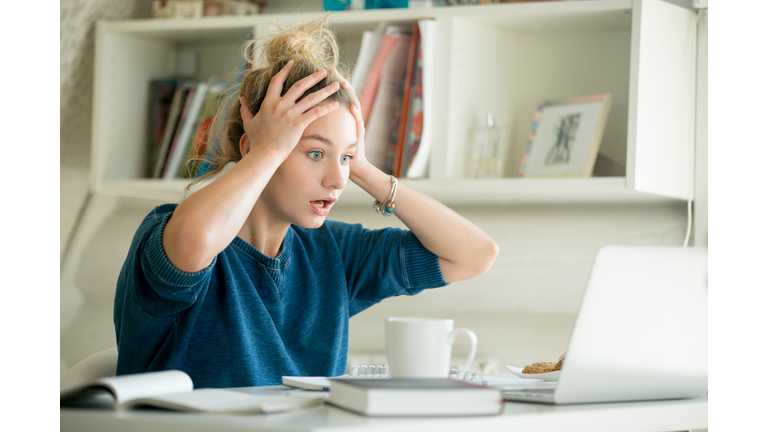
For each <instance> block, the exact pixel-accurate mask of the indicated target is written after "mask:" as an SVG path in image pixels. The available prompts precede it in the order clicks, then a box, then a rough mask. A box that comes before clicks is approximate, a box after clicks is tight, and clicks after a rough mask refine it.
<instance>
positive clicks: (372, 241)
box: [326, 221, 449, 316]
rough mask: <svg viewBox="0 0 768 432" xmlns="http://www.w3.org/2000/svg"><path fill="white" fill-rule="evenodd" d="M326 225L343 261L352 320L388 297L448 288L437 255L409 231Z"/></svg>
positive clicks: (340, 224) (330, 223) (327, 223)
mask: <svg viewBox="0 0 768 432" xmlns="http://www.w3.org/2000/svg"><path fill="white" fill-rule="evenodd" d="M326 225H327V226H328V228H329V229H330V231H331V232H332V233H333V236H334V239H335V240H336V242H337V244H338V246H339V250H340V253H341V257H342V260H343V261H344V267H345V273H346V277H347V290H348V292H349V299H350V316H351V315H354V314H357V313H359V312H361V311H363V310H365V309H367V308H369V307H371V306H373V305H374V304H376V303H378V302H380V301H382V300H384V299H385V298H388V297H394V296H400V295H415V294H418V293H420V292H421V291H423V290H425V289H428V288H437V287H442V286H446V285H449V284H448V283H447V282H446V281H445V279H444V278H443V274H442V272H441V271H440V264H439V262H438V259H437V255H435V254H433V253H432V252H430V251H429V250H428V249H427V248H425V247H424V246H423V245H422V244H421V242H420V241H419V239H418V238H416V236H415V235H414V234H413V233H412V232H410V231H408V230H403V229H399V228H384V229H378V230H369V229H365V228H363V227H362V225H360V224H344V223H340V222H333V221H326Z"/></svg>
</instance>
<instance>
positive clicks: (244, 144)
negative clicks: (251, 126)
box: [240, 134, 251, 157]
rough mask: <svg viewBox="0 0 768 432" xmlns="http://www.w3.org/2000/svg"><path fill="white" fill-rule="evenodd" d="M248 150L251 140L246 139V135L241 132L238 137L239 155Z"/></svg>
mask: <svg viewBox="0 0 768 432" xmlns="http://www.w3.org/2000/svg"><path fill="white" fill-rule="evenodd" d="M249 151H251V140H249V139H248V135H246V134H243V136H241V137H240V157H245V155H247V154H248V152H249Z"/></svg>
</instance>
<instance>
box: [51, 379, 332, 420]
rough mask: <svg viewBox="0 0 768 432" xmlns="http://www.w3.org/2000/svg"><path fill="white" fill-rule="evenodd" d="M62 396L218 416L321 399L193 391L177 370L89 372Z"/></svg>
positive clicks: (68, 384) (68, 383) (66, 384)
mask: <svg viewBox="0 0 768 432" xmlns="http://www.w3.org/2000/svg"><path fill="white" fill-rule="evenodd" d="M66 377H67V380H62V382H61V386H60V390H59V394H60V398H59V399H60V401H61V402H62V403H64V404H67V403H71V402H73V401H88V400H92V399H93V398H94V397H95V398H101V397H102V396H108V397H112V398H113V399H114V406H115V409H117V410H128V409H132V408H138V407H142V406H150V407H155V408H163V409H169V410H176V411H189V412H200V413H215V414H252V413H270V412H283V411H291V410H296V409H303V408H307V407H311V406H315V405H319V404H320V403H321V402H322V401H323V398H322V397H317V398H306V397H302V398H299V397H289V396H284V395H277V394H276V395H256V394H249V393H246V392H241V391H236V390H229V389H216V388H205V389H194V386H193V384H192V379H191V378H190V377H189V375H187V374H186V373H184V372H182V371H178V370H167V371H159V372H145V373H138V374H131V375H120V376H107V377H93V376H91V375H89V373H88V372H87V371H82V373H79V374H74V375H72V374H68V375H67V376H66Z"/></svg>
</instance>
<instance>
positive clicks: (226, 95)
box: [193, 58, 251, 177]
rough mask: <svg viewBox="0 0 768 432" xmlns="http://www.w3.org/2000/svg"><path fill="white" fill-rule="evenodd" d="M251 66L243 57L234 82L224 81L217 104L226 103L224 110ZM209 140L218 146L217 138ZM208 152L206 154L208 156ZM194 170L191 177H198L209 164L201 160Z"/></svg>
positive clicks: (233, 100)
mask: <svg viewBox="0 0 768 432" xmlns="http://www.w3.org/2000/svg"><path fill="white" fill-rule="evenodd" d="M250 68H251V63H250V62H249V61H248V60H247V59H246V58H243V59H242V60H241V61H240V67H239V68H238V71H237V75H236V76H235V79H234V82H232V83H224V84H223V86H224V89H223V91H222V94H221V96H220V100H219V104H222V103H225V102H226V103H227V105H226V106H224V107H223V108H222V109H224V110H225V111H229V109H230V106H231V104H233V103H234V102H235V100H237V98H235V97H234V96H235V95H236V94H237V91H238V90H239V86H240V83H242V82H243V78H244V77H245V74H246V73H247V72H248V70H249V69H250ZM210 139H211V142H210V143H209V144H208V146H210V147H214V148H215V147H217V146H218V139H217V137H216V136H211V137H210ZM209 154H210V153H208V154H206V156H208V155H209ZM195 169H196V172H195V174H194V176H193V177H200V176H202V175H203V174H205V173H206V172H208V171H209V170H210V164H209V163H208V162H207V161H205V160H204V161H202V162H200V163H199V164H197V166H196V168H195Z"/></svg>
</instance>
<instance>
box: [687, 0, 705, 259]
mask: <svg viewBox="0 0 768 432" xmlns="http://www.w3.org/2000/svg"><path fill="white" fill-rule="evenodd" d="M703 14H704V10H703V9H699V11H698V12H697V13H696V22H695V23H694V25H693V71H694V77H697V75H698V74H697V73H696V72H697V71H698V64H697V62H698V51H699V46H698V34H699V20H700V19H701V16H702V15H703ZM696 82H697V80H696V79H692V80H691V121H690V133H691V138H690V145H689V146H688V149H689V150H690V153H691V158H690V161H691V185H690V189H689V194H688V229H687V230H686V232H685V241H684V242H683V247H684V248H685V247H688V240H689V239H690V238H691V225H692V214H691V213H692V211H691V203H692V201H693V185H694V183H695V182H696V160H695V158H696V148H695V146H696Z"/></svg>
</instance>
